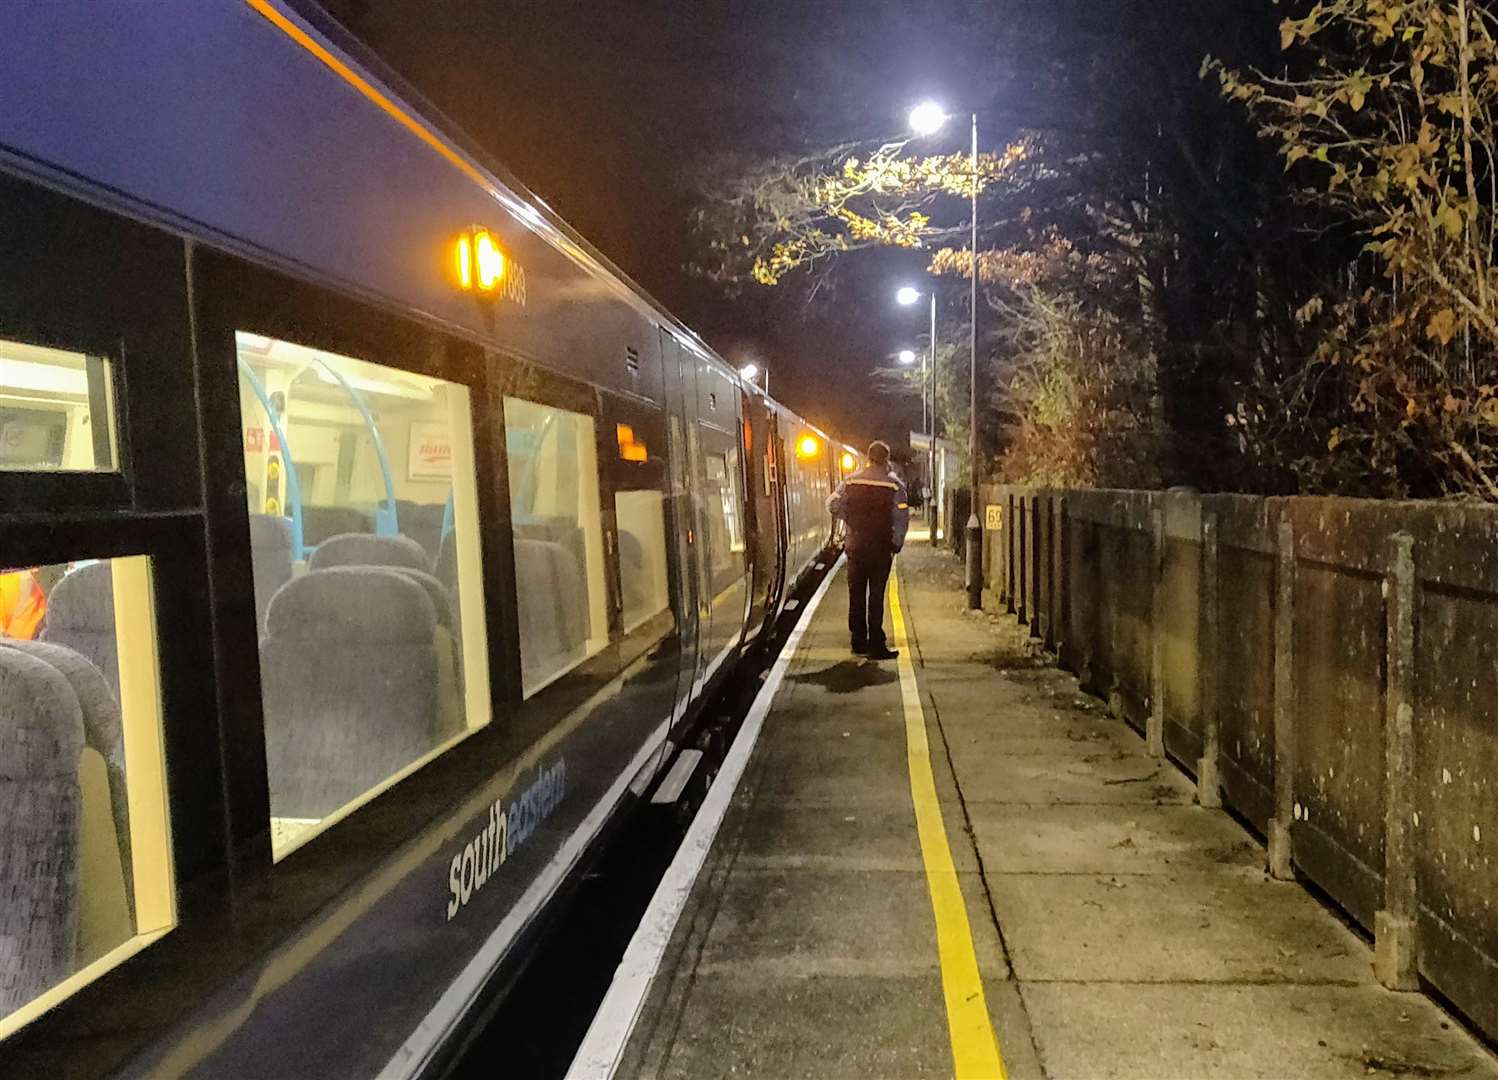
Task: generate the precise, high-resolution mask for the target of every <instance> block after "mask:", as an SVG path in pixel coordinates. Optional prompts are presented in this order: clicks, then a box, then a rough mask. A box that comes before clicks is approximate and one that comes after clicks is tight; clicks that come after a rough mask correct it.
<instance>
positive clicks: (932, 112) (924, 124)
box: [910, 102, 983, 609]
mask: <svg viewBox="0 0 1498 1080" xmlns="http://www.w3.org/2000/svg"><path fill="white" fill-rule="evenodd" d="M972 117H973V127H972V133H973V140H972V168H973V193H972V194H973V206H972V218H973V223H972V252H973V264H972V268H971V271H970V273H969V278H970V280H971V283H972V293H971V302H972V325H971V337H970V339H969V349H970V357H969V372H968V394H969V398H968V408H969V414H968V432H967V461H968V508H969V512H968V518H967V606H968V607H969V608H972V609H977V608H980V607H982V606H983V524H982V522H981V521H979V519H978V114H977V113H973V114H972ZM948 119H949V117H948V116H947V113H946V110H944V109H943V108H942V107H941V106H940V105H936V104H932V103H930V102H927V103H925V104H923V105H917V106H916V107H915V108H914V109H912V110H910V129H911V130H912V131H914V132H915V133H916V134H917V135H933V134H935V133H936V132H937V131H938V130H940V129H941V127H942V125H943V124H945V123H946V122H947V120H948Z"/></svg>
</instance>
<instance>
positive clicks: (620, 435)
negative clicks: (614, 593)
mask: <svg viewBox="0 0 1498 1080" xmlns="http://www.w3.org/2000/svg"><path fill="white" fill-rule="evenodd" d="M614 427H615V435H616V440H617V442H618V461H617V462H616V463H615V469H614V520H615V523H616V525H617V527H618V530H619V584H620V591H621V605H622V607H623V611H624V632H625V633H626V634H629V633H632V632H634V631H635V630H637V629H639V628H640V627H642V626H644V625H645V624H646V623H647V622H649V621H650V620H651V619H653V618H655V617H656V616H657V615H659V614H660V613H661V612H663V611H665V610H666V609H667V608H668V607H670V605H671V586H670V576H669V574H670V571H669V568H668V560H667V548H666V537H667V535H668V530H667V527H666V480H667V477H666V459H665V456H664V454H665V447H664V446H662V445H660V444H661V442H662V438H661V434H660V432H661V428H660V424H659V423H658V422H657V423H652V425H651V427H652V428H653V429H654V430H652V431H651V432H649V433H648V435H649V436H653V439H650V438H647V433H646V432H645V431H644V430H637V428H643V425H642V424H639V423H635V424H623V423H620V424H615V425H614ZM650 441H654V442H655V443H656V445H655V446H650V445H649V442H650Z"/></svg>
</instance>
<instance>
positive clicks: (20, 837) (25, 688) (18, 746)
mask: <svg viewBox="0 0 1498 1080" xmlns="http://www.w3.org/2000/svg"><path fill="white" fill-rule="evenodd" d="M83 745H84V736H83V714H82V709H81V708H80V707H79V704H78V698H77V695H75V694H74V693H73V690H72V688H71V687H70V686H69V685H68V681H67V679H65V678H64V677H63V675H62V673H61V672H59V671H58V670H57V669H56V668H54V667H53V666H52V665H51V664H49V663H47V661H45V660H43V659H41V658H40V657H37V656H32V655H29V654H27V653H25V652H22V651H20V650H18V649H0V1016H3V1015H5V1014H7V1013H9V1012H12V1011H13V1010H15V1009H17V1008H19V1007H20V1006H21V1005H23V1004H25V1003H26V1002H27V1001H30V1000H31V999H32V998H34V997H36V996H37V995H38V994H40V993H41V992H42V991H44V990H46V989H47V988H48V987H51V986H54V985H56V984H57V983H58V982H60V981H61V980H62V979H64V978H66V977H67V976H68V975H71V974H72V972H73V966H74V959H75V955H76V949H77V937H78V865H79V851H80V846H81V824H80V823H81V820H82V792H81V787H80V784H79V779H78V768H79V759H80V756H81V754H82V752H83Z"/></svg>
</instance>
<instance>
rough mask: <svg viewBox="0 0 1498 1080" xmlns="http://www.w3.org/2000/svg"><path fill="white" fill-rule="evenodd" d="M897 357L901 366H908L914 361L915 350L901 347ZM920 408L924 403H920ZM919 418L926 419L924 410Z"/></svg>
mask: <svg viewBox="0 0 1498 1080" xmlns="http://www.w3.org/2000/svg"><path fill="white" fill-rule="evenodd" d="M899 359H900V364H901V365H902V366H903V367H909V366H910V365H911V364H913V363H915V350H914V349H901V350H900V352H899ZM922 408H923V409H924V403H922ZM921 419H922V420H925V419H926V416H925V413H924V411H923V412H922V414H921Z"/></svg>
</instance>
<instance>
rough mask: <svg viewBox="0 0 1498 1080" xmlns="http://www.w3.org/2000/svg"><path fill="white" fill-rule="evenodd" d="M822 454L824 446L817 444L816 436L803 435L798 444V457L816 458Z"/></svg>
mask: <svg viewBox="0 0 1498 1080" xmlns="http://www.w3.org/2000/svg"><path fill="white" fill-rule="evenodd" d="M821 452H822V444H821V443H819V442H817V439H816V436H814V435H803V436H801V438H800V440H799V441H798V442H797V443H796V456H797V457H802V458H814V457H816V456H817V455H818V454H820V453H821Z"/></svg>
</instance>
